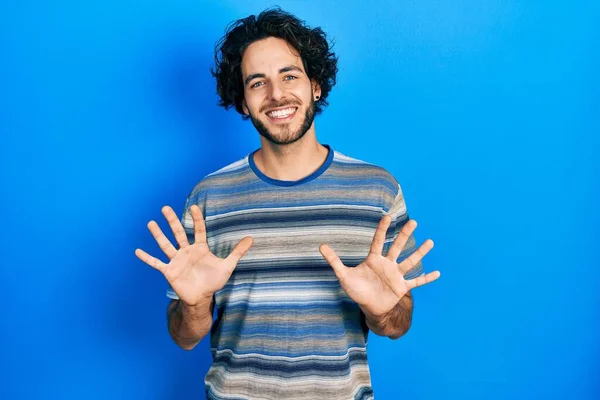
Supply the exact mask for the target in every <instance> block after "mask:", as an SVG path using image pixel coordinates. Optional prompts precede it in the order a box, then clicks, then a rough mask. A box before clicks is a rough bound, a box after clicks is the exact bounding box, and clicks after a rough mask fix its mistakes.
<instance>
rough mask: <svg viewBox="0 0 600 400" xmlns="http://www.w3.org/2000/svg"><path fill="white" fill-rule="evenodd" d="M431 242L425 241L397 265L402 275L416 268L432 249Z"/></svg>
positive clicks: (429, 240)
mask: <svg viewBox="0 0 600 400" xmlns="http://www.w3.org/2000/svg"><path fill="white" fill-rule="evenodd" d="M433 245H434V243H433V240H431V239H427V240H426V241H425V242H424V243H423V244H422V245H421V246H419V248H418V249H417V250H415V252H414V253H412V254H411V255H410V256H409V257H407V258H406V260H404V261H402V262H401V263H400V264H398V268H400V271H402V272H403V273H404V274H406V273H408V271H410V270H411V269H413V268H414V267H416V266H417V264H418V263H419V261H421V260H422V259H423V257H425V256H426V255H427V253H429V252H430V251H431V249H433Z"/></svg>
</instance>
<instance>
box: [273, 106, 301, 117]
mask: <svg viewBox="0 0 600 400" xmlns="http://www.w3.org/2000/svg"><path fill="white" fill-rule="evenodd" d="M294 111H296V109H295V108H294V107H290V108H286V109H285V110H276V111H271V112H270V113H268V114H267V115H268V116H269V117H271V118H285V117H287V116H288V115H290V114H293V113H294Z"/></svg>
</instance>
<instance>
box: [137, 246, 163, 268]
mask: <svg viewBox="0 0 600 400" xmlns="http://www.w3.org/2000/svg"><path fill="white" fill-rule="evenodd" d="M135 255H136V256H137V257H138V258H139V259H140V260H142V261H143V262H145V263H146V264H148V265H149V266H151V267H152V268H154V269H157V270H159V271H160V272H162V273H163V274H164V271H165V267H166V266H167V264H165V263H164V262H162V261H160V260H159V259H158V258H156V257H152V256H151V255H150V254H148V253H146V252H145V251H144V250H142V249H135Z"/></svg>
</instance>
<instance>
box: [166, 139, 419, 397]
mask: <svg viewBox="0 0 600 400" xmlns="http://www.w3.org/2000/svg"><path fill="white" fill-rule="evenodd" d="M326 147H327V148H328V150H329V154H328V156H327V159H326V161H325V163H324V164H323V165H322V166H321V167H320V168H319V169H318V170H317V171H315V172H314V173H312V174H310V175H309V176H307V177H305V178H303V179H301V180H298V181H281V180H275V179H271V178H269V177H267V176H266V175H264V174H263V173H261V171H260V170H259V169H258V168H257V167H256V165H255V164H254V161H253V155H254V153H251V154H249V155H247V156H245V157H244V158H243V159H241V160H239V161H237V162H234V163H232V164H230V165H228V166H226V167H224V168H222V169H220V170H218V171H216V172H214V173H212V174H210V175H207V176H206V177H205V178H204V179H202V181H201V182H200V183H198V185H196V187H195V188H194V189H193V190H192V192H191V193H190V195H189V197H188V199H187V201H186V204H185V207H184V212H183V216H182V224H183V226H184V228H185V231H186V233H187V235H188V240H189V241H190V243H193V240H194V229H193V220H192V217H191V214H190V212H189V207H190V206H191V205H193V204H197V205H198V206H199V207H200V209H201V210H202V212H203V215H204V218H205V223H206V230H207V241H208V245H209V248H210V250H211V251H212V252H213V253H214V254H215V255H216V256H218V257H222V258H225V257H227V256H228V255H229V253H230V252H231V250H232V249H233V247H234V246H235V245H236V243H237V242H238V241H239V240H240V239H242V238H244V237H245V236H252V237H253V239H254V242H253V245H252V247H251V248H250V250H249V251H248V253H246V255H245V256H244V257H242V259H241V260H240V262H239V263H238V265H237V267H236V269H235V270H234V272H233V274H232V276H231V278H230V279H229V281H228V282H227V284H226V285H225V287H223V289H221V290H219V291H218V292H216V293H215V295H214V301H215V306H216V313H217V318H216V320H215V322H214V323H213V326H212V329H211V336H210V343H211V353H212V356H213V363H212V365H211V367H210V369H209V371H208V373H207V375H206V378H205V384H206V393H207V398H208V399H236V400H239V399H274V400H282V399H285V400H297V399H298V400H299V399H307V400H308V399H310V400H312V399H327V400H336V399H344V400H347V399H371V398H373V390H372V387H371V377H370V373H369V366H368V364H367V352H366V350H367V337H368V328H367V326H366V324H365V319H364V314H363V313H362V312H361V310H360V308H359V306H358V305H357V304H356V303H355V302H354V301H352V300H351V299H350V298H349V297H348V295H346V293H345V292H344V290H343V289H342V288H341V286H340V284H339V282H338V280H337V278H336V276H335V274H334V272H333V270H332V268H331V267H330V266H329V264H328V263H327V262H326V261H325V260H324V258H323V257H322V256H321V254H320V253H319V246H320V245H321V244H323V243H324V244H328V245H329V246H331V247H332V248H333V249H334V250H335V252H336V253H337V255H338V256H339V257H340V259H341V260H342V262H343V263H344V264H345V265H346V266H349V267H350V266H356V265H358V264H359V263H361V262H362V261H363V260H364V259H365V257H366V256H367V254H368V252H369V248H370V246H371V241H372V240H373V235H374V233H375V229H376V227H377V225H378V223H379V221H380V220H381V218H382V217H383V216H384V215H385V214H386V213H388V212H389V213H390V214H391V215H392V225H391V226H390V229H389V230H388V232H387V236H386V243H385V246H384V252H387V249H388V248H389V246H390V244H391V242H392V241H393V239H394V237H395V236H396V234H397V233H398V231H399V229H400V228H401V227H402V226H403V225H404V223H406V221H407V220H408V214H407V211H406V206H405V203H404V198H403V196H402V191H401V188H400V186H399V184H398V182H397V181H396V179H395V178H394V177H393V176H392V175H391V174H390V173H389V172H387V171H386V170H385V169H383V168H381V167H378V166H375V165H373V164H369V163H366V162H363V161H360V160H356V159H353V158H350V157H348V156H345V155H343V154H341V153H339V152H337V151H335V150H334V149H332V148H330V147H329V146H326ZM414 250H415V241H414V238H412V237H411V238H410V240H409V242H408V243H407V246H405V249H404V250H403V251H402V254H401V255H400V257H399V261H401V260H402V259H404V258H406V257H407V256H408V255H409V254H410V253H412V252H413V251H414ZM384 254H385V253H384ZM420 274H422V267H421V264H420V263H419V264H418V265H417V267H415V268H414V269H413V270H412V271H411V272H409V274H407V275H406V278H407V279H411V278H414V277H416V276H418V275H420ZM167 295H168V296H169V297H171V298H174V299H177V298H178V297H177V295H176V294H175V293H174V292H173V291H172V290H171V289H168V291H167Z"/></svg>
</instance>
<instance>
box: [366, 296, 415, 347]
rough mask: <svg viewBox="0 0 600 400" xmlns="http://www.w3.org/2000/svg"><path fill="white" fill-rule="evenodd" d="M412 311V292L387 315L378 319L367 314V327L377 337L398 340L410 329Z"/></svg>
mask: <svg viewBox="0 0 600 400" xmlns="http://www.w3.org/2000/svg"><path fill="white" fill-rule="evenodd" d="M412 310H413V301H412V296H411V294H410V292H407V293H406V294H405V295H404V297H402V298H401V299H400V301H398V303H397V304H396V306H395V307H394V308H392V309H391V310H390V311H388V312H387V313H385V314H383V315H381V316H377V317H375V316H372V315H368V314H367V313H365V317H366V322H367V326H368V327H369V329H370V330H371V331H372V332H373V333H375V334H377V335H380V336H387V337H389V338H391V339H398V338H399V337H401V336H402V335H404V334H405V333H406V332H408V329H409V328H410V324H411V322H412Z"/></svg>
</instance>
